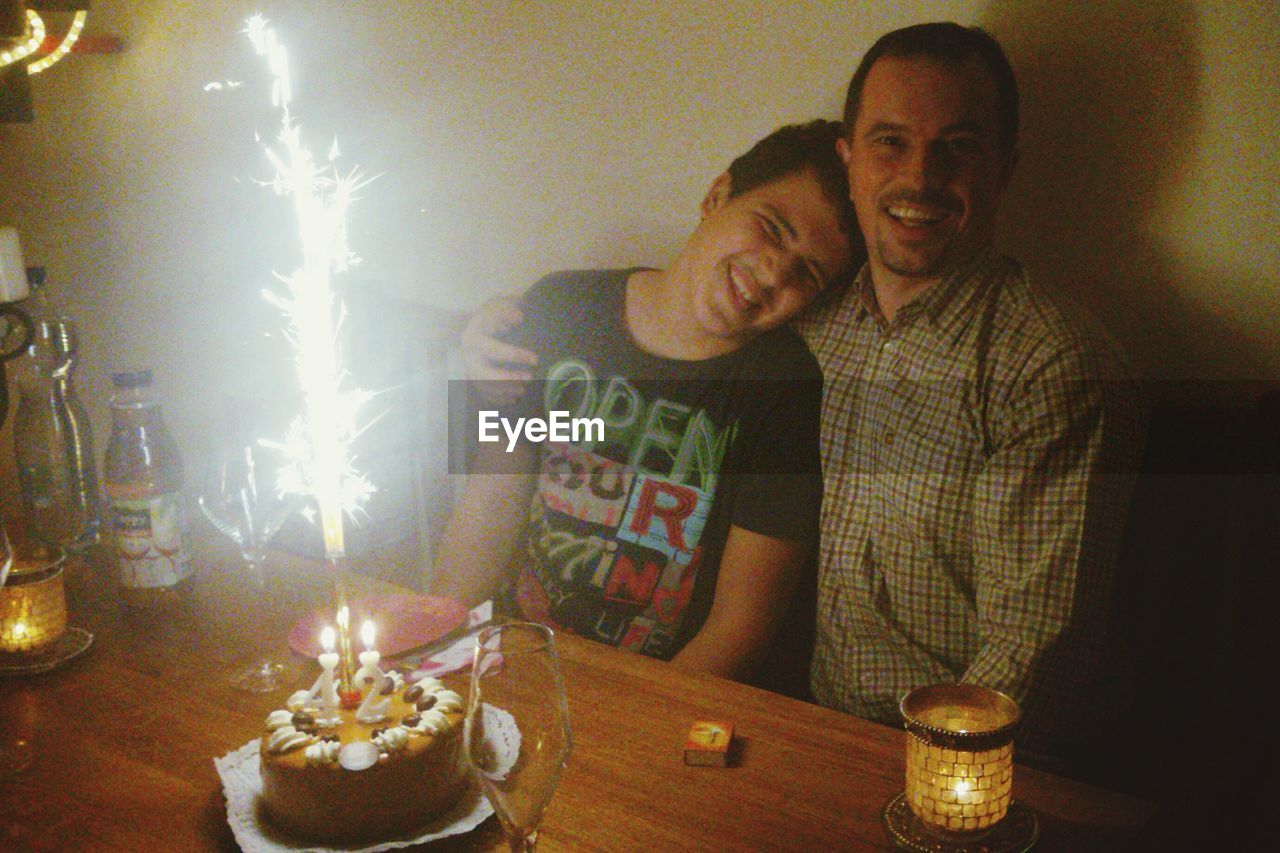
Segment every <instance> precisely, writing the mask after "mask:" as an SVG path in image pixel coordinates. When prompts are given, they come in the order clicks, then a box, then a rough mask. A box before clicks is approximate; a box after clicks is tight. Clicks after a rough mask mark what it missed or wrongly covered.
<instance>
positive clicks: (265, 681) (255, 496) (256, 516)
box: [198, 443, 294, 693]
mask: <svg viewBox="0 0 1280 853" xmlns="http://www.w3.org/2000/svg"><path fill="white" fill-rule="evenodd" d="M270 463H271V458H270V456H269V454H268V451H267V449H266V448H264V447H262V446H260V445H258V444H254V443H244V444H229V445H226V446H224V447H222V448H220V449H219V450H218V452H217V453H215V455H214V459H213V463H212V465H211V466H210V468H209V473H208V476H207V477H206V479H205V484H204V490H203V492H202V494H201V495H200V496H199V498H198V502H199V504H200V510H201V511H202V512H203V513H204V516H205V518H207V519H208V520H209V523H210V524H212V525H213V527H214V529H215V530H217V531H218V532H219V533H221V534H223V535H224V536H226V537H227V538H228V539H230V540H231V541H232V542H234V543H236V545H238V546H239V547H240V556H241V558H242V559H243V560H244V564H245V566H246V567H247V568H248V570H249V577H250V578H251V579H252V581H253V583H254V585H255V587H256V589H257V592H258V594H259V597H261V596H262V595H264V594H265V593H266V589H267V574H266V567H267V544H268V543H269V542H270V541H271V539H272V537H273V536H275V535H276V533H277V532H279V530H280V527H281V525H283V524H284V522H285V520H286V519H288V517H289V514H290V513H291V512H292V511H293V508H294V507H293V505H292V503H291V502H289V501H287V500H285V499H284V497H283V496H282V495H281V494H280V492H279V490H278V489H276V487H275V472H276V470H278V466H272V465H271V464H270ZM284 669H285V665H284V664H283V663H281V662H280V661H277V660H275V659H273V658H272V657H270V656H269V655H265V654H263V655H259V656H258V657H257V659H255V660H254V661H253V663H251V664H250V665H249V666H247V667H245V668H242V669H240V670H237V671H236V672H235V673H234V674H233V675H232V682H233V683H234V684H235V686H236V687H238V688H240V689H241V690H245V691H248V692H250V693H266V692H269V691H271V690H276V689H278V688H280V687H282V686H284V681H283V679H282V677H281V676H282V674H283V673H284Z"/></svg>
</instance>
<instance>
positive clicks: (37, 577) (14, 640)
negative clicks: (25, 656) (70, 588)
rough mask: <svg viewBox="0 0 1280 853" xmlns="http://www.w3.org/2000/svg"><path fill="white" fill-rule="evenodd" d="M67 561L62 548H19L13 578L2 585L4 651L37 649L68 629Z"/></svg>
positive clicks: (0, 631) (1, 638) (0, 644)
mask: <svg viewBox="0 0 1280 853" xmlns="http://www.w3.org/2000/svg"><path fill="white" fill-rule="evenodd" d="M64 562H66V554H65V552H63V551H62V549H61V548H54V547H51V546H47V545H22V546H18V547H17V549H16V553H15V554H14V558H13V567H12V568H11V569H10V570H9V579H8V580H7V581H6V582H5V585H4V587H3V588H0V652H34V651H37V650H39V649H41V648H43V647H45V646H47V645H48V644H49V643H52V642H53V641H54V640H56V639H58V638H59V637H61V636H62V635H63V633H64V632H65V631H66V630H67V596H66V590H65V588H64V586H63V581H62V567H63V563H64Z"/></svg>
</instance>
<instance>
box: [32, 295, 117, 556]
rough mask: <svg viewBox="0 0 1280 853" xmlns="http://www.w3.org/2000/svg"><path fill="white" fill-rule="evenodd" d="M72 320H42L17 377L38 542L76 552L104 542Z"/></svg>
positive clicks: (34, 532)
mask: <svg viewBox="0 0 1280 853" xmlns="http://www.w3.org/2000/svg"><path fill="white" fill-rule="evenodd" d="M74 361H75V337H74V332H73V331H72V329H71V324H70V321H68V320H41V321H40V322H39V323H38V324H37V333H36V336H35V342H34V343H32V344H31V346H30V347H28V349H27V355H26V357H25V359H24V363H23V364H22V365H21V366H20V370H19V371H18V377H17V380H18V382H17V384H18V394H19V399H18V408H17V413H16V414H15V416H14V427H13V443H14V455H15V456H16V458H17V462H18V479H19V483H20V485H21V490H22V504H23V509H24V510H25V512H26V517H27V526H28V529H29V530H30V531H31V533H32V535H33V536H35V537H36V538H38V539H41V540H43V541H45V542H48V543H50V544H54V545H60V546H62V547H65V548H67V549H68V550H71V551H78V550H83V549H84V548H87V547H88V546H89V545H91V544H93V543H94V542H96V541H98V485H97V477H96V473H95V467H94V465H95V463H94V458H95V457H94V452H93V435H92V432H91V430H90V427H89V418H88V416H87V415H86V414H85V411H84V408H83V407H82V406H81V405H80V401H79V400H78V399H77V397H76V395H75V391H74V388H73V386H72V383H71V368H72V367H73V365H74Z"/></svg>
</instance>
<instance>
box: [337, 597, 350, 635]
mask: <svg viewBox="0 0 1280 853" xmlns="http://www.w3.org/2000/svg"><path fill="white" fill-rule="evenodd" d="M350 624H351V610H350V609H349V608H348V607H347V605H345V604H344V605H342V606H341V607H339V608H338V627H339V628H340V629H342V630H343V631H346V630H347V626H348V625H350Z"/></svg>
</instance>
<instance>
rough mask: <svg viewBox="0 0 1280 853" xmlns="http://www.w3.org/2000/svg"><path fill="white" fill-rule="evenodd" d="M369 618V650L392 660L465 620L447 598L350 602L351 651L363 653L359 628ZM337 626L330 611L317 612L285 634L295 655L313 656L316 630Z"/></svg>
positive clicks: (456, 604)
mask: <svg viewBox="0 0 1280 853" xmlns="http://www.w3.org/2000/svg"><path fill="white" fill-rule="evenodd" d="M366 619H372V620H373V624H374V625H375V626H377V629H378V630H377V637H376V639H375V640H374V644H373V647H374V648H375V649H377V650H378V651H379V652H380V653H381V654H382V655H383V657H392V656H394V655H398V654H400V653H401V652H407V651H409V649H412V648H416V647H418V646H421V645H424V644H425V643H430V642H432V641H434V640H438V639H440V638H441V637H443V636H444V635H445V634H447V633H449V632H450V631H452V630H453V629H454V628H457V627H458V626H459V625H462V624H463V623H464V622H466V621H467V608H466V607H464V606H463V605H462V604H460V603H459V602H457V601H454V600H453V599H451V598H439V597H436V596H430V595H375V596H372V597H370V598H362V599H356V600H353V601H352V602H351V649H352V651H353V652H361V651H364V643H362V642H361V641H360V626H361V625H363V624H364V620H366ZM326 625H330V626H333V627H337V626H336V624H335V622H334V619H333V611H332V610H327V609H326V610H317V611H316V612H314V613H310V614H308V615H306V616H304V617H302V618H301V619H299V620H298V621H297V622H296V623H294V626H293V629H292V630H291V631H289V646H290V647H291V648H292V649H293V650H294V651H295V652H297V653H298V654H300V655H304V656H306V657H309V658H313V657H316V656H317V655H319V654H320V653H321V652H322V651H324V650H323V649H322V648H320V630H321V629H322V628H324V626H326Z"/></svg>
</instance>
